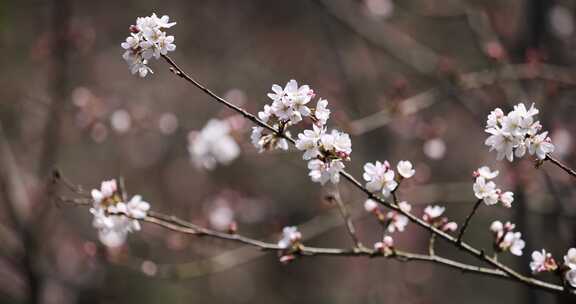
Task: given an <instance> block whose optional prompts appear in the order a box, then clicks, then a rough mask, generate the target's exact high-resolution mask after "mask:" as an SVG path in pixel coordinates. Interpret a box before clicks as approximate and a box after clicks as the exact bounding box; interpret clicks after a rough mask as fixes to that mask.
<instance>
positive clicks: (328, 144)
mask: <svg viewBox="0 0 576 304" xmlns="http://www.w3.org/2000/svg"><path fill="white" fill-rule="evenodd" d="M320 143H321V145H322V148H323V149H324V150H327V151H334V152H336V153H344V154H345V155H346V156H348V155H350V153H352V141H351V140H350V135H348V134H346V133H344V132H340V131H338V130H332V132H331V133H329V134H328V133H324V134H322V136H321V137H320Z"/></svg>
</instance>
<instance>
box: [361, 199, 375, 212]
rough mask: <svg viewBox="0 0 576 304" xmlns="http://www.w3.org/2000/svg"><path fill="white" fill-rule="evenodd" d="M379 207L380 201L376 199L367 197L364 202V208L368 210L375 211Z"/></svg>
mask: <svg viewBox="0 0 576 304" xmlns="http://www.w3.org/2000/svg"><path fill="white" fill-rule="evenodd" d="M377 209H378V203H376V202H375V201H374V200H371V199H367V200H366V201H365V202H364V210H366V211H367V212H374V211H376V210H377Z"/></svg>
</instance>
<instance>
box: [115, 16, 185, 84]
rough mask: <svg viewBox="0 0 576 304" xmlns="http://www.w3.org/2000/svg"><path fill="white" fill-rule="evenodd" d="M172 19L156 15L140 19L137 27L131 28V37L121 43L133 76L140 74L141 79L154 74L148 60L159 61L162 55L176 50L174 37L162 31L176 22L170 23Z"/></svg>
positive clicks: (123, 56)
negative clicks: (154, 59)
mask: <svg viewBox="0 0 576 304" xmlns="http://www.w3.org/2000/svg"><path fill="white" fill-rule="evenodd" d="M169 20H170V17H168V16H166V15H165V16H162V17H161V18H158V16H156V14H155V13H153V14H152V15H151V16H147V17H138V18H137V19H136V25H132V26H130V32H131V33H130V36H128V37H127V38H126V41H125V42H123V43H121V46H122V48H123V49H124V50H125V51H124V54H123V55H122V58H124V60H125V61H126V63H128V68H129V70H130V72H131V73H132V74H136V73H138V75H140V77H146V75H148V74H149V73H153V71H152V69H151V68H150V67H149V66H148V60H150V59H152V58H156V59H159V58H160V56H161V55H167V54H168V52H172V51H174V50H176V45H175V44H174V36H169V35H167V34H166V32H164V31H162V29H165V28H170V27H172V26H174V25H175V24H176V22H169Z"/></svg>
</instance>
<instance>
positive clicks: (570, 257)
mask: <svg viewBox="0 0 576 304" xmlns="http://www.w3.org/2000/svg"><path fill="white" fill-rule="evenodd" d="M564 265H566V266H567V267H569V268H571V269H576V248H570V249H568V252H567V253H566V255H565V256H564Z"/></svg>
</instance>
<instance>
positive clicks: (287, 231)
mask: <svg viewBox="0 0 576 304" xmlns="http://www.w3.org/2000/svg"><path fill="white" fill-rule="evenodd" d="M301 239H302V234H301V233H300V232H299V231H298V227H296V226H289V227H284V229H283V230H282V238H280V240H279V241H278V247H280V248H281V249H289V248H290V247H292V246H294V245H296V244H298V243H299V242H300V240H301Z"/></svg>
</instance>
